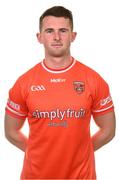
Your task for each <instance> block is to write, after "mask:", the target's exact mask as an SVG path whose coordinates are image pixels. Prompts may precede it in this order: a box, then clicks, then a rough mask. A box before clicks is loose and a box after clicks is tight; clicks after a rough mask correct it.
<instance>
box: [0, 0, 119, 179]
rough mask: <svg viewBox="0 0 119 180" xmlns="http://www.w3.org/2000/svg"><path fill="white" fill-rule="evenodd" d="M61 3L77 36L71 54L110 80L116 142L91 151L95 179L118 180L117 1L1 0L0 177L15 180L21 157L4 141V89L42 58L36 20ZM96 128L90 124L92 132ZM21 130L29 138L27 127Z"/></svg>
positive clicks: (118, 71)
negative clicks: (71, 20)
mask: <svg viewBox="0 0 119 180" xmlns="http://www.w3.org/2000/svg"><path fill="white" fill-rule="evenodd" d="M54 5H62V6H65V7H66V8H68V9H70V10H71V11H72V13H73V17H74V31H76V32H77V33H78V34H77V38H76V40H75V41H74V43H73V44H72V47H71V52H72V56H74V57H75V58H76V59H78V60H79V61H81V62H82V63H84V64H86V65H88V66H90V67H91V68H93V69H94V70H96V71H97V72H98V73H99V74H101V75H102V77H103V78H104V79H105V80H106V81H107V82H108V84H109V86H110V91H111V95H112V98H113V101H114V105H115V112H116V118H117V130H116V136H115V138H114V139H113V140H112V141H111V142H110V143H109V144H107V145H106V146H104V147H102V148H101V149H99V150H98V151H97V152H95V159H96V171H97V180H117V179H119V173H118V163H119V155H118V151H119V122H118V117H119V93H118V92H119V82H118V78H119V63H118V62H119V5H118V0H73V1H70V0H65V1H64V0H43V1H40V0H10V1H9V0H4V1H2V0H0V122H1V123H0V179H3V180H8V179H10V180H18V179H19V177H20V173H21V169H22V164H23V157H24V153H23V152H22V151H20V150H19V149H17V148H16V147H14V146H13V145H11V144H10V143H9V142H8V141H7V140H6V139H5V137H4V112H5V106H6V102H7V98H8V91H9V89H10V88H11V87H12V85H13V84H14V83H15V81H16V79H17V78H18V77H19V76H20V75H21V74H23V73H24V72H25V71H27V70H28V69H30V68H31V67H32V66H34V65H35V64H37V63H38V62H39V61H41V60H42V58H44V52H43V47H42V46H41V45H40V44H39V43H38V42H37V38H36V33H37V32H38V30H39V28H38V23H39V17H40V15H41V14H42V13H43V11H45V10H46V9H47V8H49V7H51V6H54ZM96 129H97V128H96V126H95V125H94V123H93V122H92V123H91V132H92V134H93V133H94V132H95V131H96ZM23 131H24V132H25V133H26V134H27V132H28V125H27V123H26V124H25V127H24V128H23Z"/></svg>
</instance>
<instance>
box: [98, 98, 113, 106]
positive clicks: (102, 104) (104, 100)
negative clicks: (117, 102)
mask: <svg viewBox="0 0 119 180" xmlns="http://www.w3.org/2000/svg"><path fill="white" fill-rule="evenodd" d="M111 101H112V98H111V96H108V97H107V98H105V99H102V100H101V101H100V105H101V106H105V105H106V104H109V103H110V102H111Z"/></svg>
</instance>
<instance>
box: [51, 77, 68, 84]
mask: <svg viewBox="0 0 119 180" xmlns="http://www.w3.org/2000/svg"><path fill="white" fill-rule="evenodd" d="M65 81H66V79H61V78H56V79H55V78H53V79H50V82H51V83H62V82H65Z"/></svg>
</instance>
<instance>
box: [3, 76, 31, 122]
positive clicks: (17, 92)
mask: <svg viewBox="0 0 119 180" xmlns="http://www.w3.org/2000/svg"><path fill="white" fill-rule="evenodd" d="M6 113H7V114H9V115H11V116H13V117H15V118H20V119H25V118H26V117H27V114H28V109H27V105H26V98H25V92H24V90H23V86H22V85H21V84H20V79H18V80H17V81H16V83H15V84H14V86H13V87H12V88H11V89H10V91H9V98H8V101H7V105H6Z"/></svg>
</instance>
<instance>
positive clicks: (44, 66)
mask: <svg viewBox="0 0 119 180" xmlns="http://www.w3.org/2000/svg"><path fill="white" fill-rule="evenodd" d="M75 63H76V60H75V59H73V62H72V64H71V65H70V66H68V67H67V68H66V69H63V70H62V69H61V70H51V69H49V68H48V67H46V65H45V64H44V62H43V61H42V62H41V65H42V67H43V68H44V69H45V70H46V71H48V72H50V73H55V74H59V73H64V72H66V71H68V70H70V69H71V68H72V67H73V66H74V65H75Z"/></svg>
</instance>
